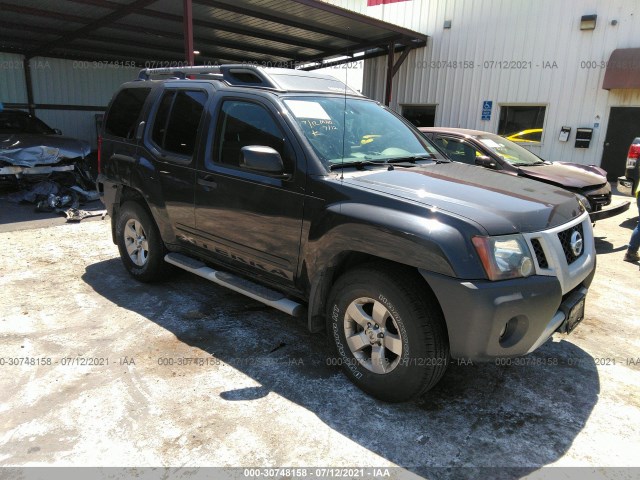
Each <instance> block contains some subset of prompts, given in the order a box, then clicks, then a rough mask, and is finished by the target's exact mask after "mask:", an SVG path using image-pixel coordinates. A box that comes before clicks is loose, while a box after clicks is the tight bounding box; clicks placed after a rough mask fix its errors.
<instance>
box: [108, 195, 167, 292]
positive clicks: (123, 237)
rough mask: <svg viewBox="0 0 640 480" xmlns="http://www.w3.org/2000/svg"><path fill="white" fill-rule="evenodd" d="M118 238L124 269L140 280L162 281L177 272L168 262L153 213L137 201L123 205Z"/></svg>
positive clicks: (118, 225) (119, 216) (119, 219)
mask: <svg viewBox="0 0 640 480" xmlns="http://www.w3.org/2000/svg"><path fill="white" fill-rule="evenodd" d="M116 239H117V243H118V250H119V251H120V258H121V259H122V263H123V265H124V268H125V269H126V270H127V272H129V275H131V276H132V277H133V278H135V279H136V280H139V281H141V282H158V281H162V280H166V279H167V278H169V277H170V276H171V274H172V273H173V272H174V271H175V270H174V268H173V265H170V264H168V263H167V262H165V261H164V256H165V255H166V253H167V249H166V248H165V246H164V243H163V241H162V238H161V237H160V232H159V231H158V227H157V226H156V223H155V221H154V220H153V218H152V217H151V214H150V213H149V212H148V211H147V210H146V209H145V208H144V207H143V206H142V205H140V204H139V203H137V202H132V201H130V202H126V203H125V204H124V205H122V207H121V208H120V212H119V214H118V221H117V223H116Z"/></svg>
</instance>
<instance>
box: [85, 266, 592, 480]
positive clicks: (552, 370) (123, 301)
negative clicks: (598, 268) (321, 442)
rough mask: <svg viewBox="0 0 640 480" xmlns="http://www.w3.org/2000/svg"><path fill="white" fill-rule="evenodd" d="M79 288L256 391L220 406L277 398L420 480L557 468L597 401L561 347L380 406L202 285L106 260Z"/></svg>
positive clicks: (450, 377)
mask: <svg viewBox="0 0 640 480" xmlns="http://www.w3.org/2000/svg"><path fill="white" fill-rule="evenodd" d="M83 280H84V281H85V282H86V283H87V284H88V285H90V286H91V287H92V288H93V289H94V290H95V291H96V292H97V293H99V294H100V295H102V296H104V297H105V298H107V299H108V300H110V301H111V302H113V303H114V304H116V305H118V306H120V307H122V308H125V309H128V310H130V311H133V312H136V313H138V314H140V315H143V316H145V317H146V318H148V319H149V320H150V321H152V322H155V323H156V324H158V325H159V326H161V327H162V328H164V329H166V330H168V331H170V332H172V333H173V334H175V336H176V337H177V339H178V340H179V341H181V342H184V343H185V344H187V345H189V346H192V347H196V348H198V349H200V350H201V351H202V352H203V355H205V353H204V352H208V354H210V355H211V354H213V353H214V352H215V357H216V358H218V359H220V360H222V361H224V362H227V363H229V364H231V365H233V366H234V367H235V368H237V369H238V370H240V371H241V372H242V373H244V374H245V375H248V376H249V377H251V378H252V379H254V380H255V381H256V382H258V383H259V384H260V386H259V387H255V388H241V389H233V387H232V385H229V389H228V390H227V391H224V392H222V393H220V397H221V398H222V399H224V400H225V401H229V402H234V401H238V400H245V401H246V400H252V399H258V398H262V397H264V396H266V395H267V394H269V393H270V392H274V393H276V394H278V395H280V396H282V397H284V398H286V399H288V400H289V401H292V402H295V403H296V404H298V405H300V406H301V407H303V408H305V409H307V410H309V411H310V412H312V413H313V414H315V415H316V416H317V417H318V418H319V419H321V420H322V421H323V422H324V423H325V424H326V425H328V426H329V427H330V428H331V429H333V430H334V431H336V432H338V433H339V434H341V435H344V436H345V437H346V438H348V439H350V440H352V441H354V442H357V443H358V444H359V445H361V446H363V447H365V448H367V449H369V450H370V451H372V452H374V453H376V454H378V455H380V456H382V457H384V458H386V459H388V460H389V461H391V462H394V463H396V464H398V465H400V466H402V467H404V468H406V469H408V470H410V471H412V472H414V473H416V474H419V475H422V476H425V477H428V478H445V477H447V478H448V477H456V478H464V477H476V478H477V477H485V478H487V477H491V478H515V477H520V476H522V475H526V474H527V473H530V472H532V471H534V470H537V469H538V468H540V467H542V466H545V465H548V464H550V463H552V462H555V461H556V460H558V459H559V458H561V457H562V456H563V455H564V454H565V453H566V452H567V450H568V449H569V447H570V446H571V444H572V442H573V440H574V438H575V437H576V435H577V434H578V433H579V432H580V431H581V430H582V429H583V427H584V425H585V423H586V421H587V419H588V418H589V415H590V414H591V411H592V409H593V407H594V405H595V404H596V402H597V400H598V395H599V390H600V384H599V378H598V373H597V370H596V367H595V364H594V361H593V359H592V358H591V357H590V356H589V355H588V354H587V353H586V352H584V351H583V350H581V349H580V348H578V347H576V346H575V345H572V344H571V343H568V342H564V341H560V342H547V344H545V345H544V346H543V347H542V348H541V349H539V351H538V352H536V353H535V354H532V355H529V356H528V357H526V360H522V359H521V360H520V361H521V362H527V363H528V364H527V365H522V364H520V365H514V364H511V365H495V364H482V365H458V364H456V363H454V364H452V365H451V366H450V368H449V370H448V372H447V374H446V375H445V377H444V378H443V380H442V381H441V382H440V384H438V385H437V386H436V387H435V388H434V389H433V390H431V391H430V392H429V393H428V394H427V396H425V397H424V398H421V399H419V400H417V401H414V402H409V403H405V404H396V405H390V404H385V403H382V402H379V401H377V400H374V399H373V398H371V397H369V396H367V395H366V394H364V393H362V392H361V391H360V390H358V389H357V388H355V387H354V386H353V385H351V384H350V383H349V381H348V380H347V379H346V377H344V376H343V375H342V374H341V373H340V371H339V370H338V368H337V367H334V366H330V365H328V363H330V362H327V349H326V347H325V340H324V337H323V336H322V335H312V334H310V333H309V332H308V331H307V330H306V328H305V325H303V323H302V322H299V321H296V320H293V319H292V318H290V317H288V316H286V315H284V314H282V313H280V312H277V311H276V310H273V309H270V308H268V307H265V306H263V305H261V304H259V303H257V302H254V301H252V300H250V299H247V298H245V297H243V296H241V295H238V294H236V293H234V292H231V291H228V290H226V289H223V288H221V287H217V286H215V285H213V284H211V283H209V282H206V281H205V280H202V279H200V278H198V277H195V276H193V275H189V274H179V275H178V277H177V278H176V279H175V281H173V282H167V283H164V284H156V285H142V284H139V283H137V282H135V281H134V280H133V279H131V278H129V276H128V275H127V274H126V273H125V272H124V270H123V268H122V266H121V263H120V261H119V260H118V259H112V260H108V261H104V262H100V263H96V264H93V265H90V266H88V267H87V269H86V272H85V274H84V275H83ZM123 285H127V288H122V286H123ZM140 293H144V295H143V296H142V297H144V298H145V302H144V303H142V302H140V298H141V295H140ZM177 299H180V300H177ZM185 300H187V301H185ZM238 359H252V361H251V362H238ZM513 363H515V362H513ZM169 381H170V379H169ZM202 408H206V406H205V405H202ZM480 469H482V470H480Z"/></svg>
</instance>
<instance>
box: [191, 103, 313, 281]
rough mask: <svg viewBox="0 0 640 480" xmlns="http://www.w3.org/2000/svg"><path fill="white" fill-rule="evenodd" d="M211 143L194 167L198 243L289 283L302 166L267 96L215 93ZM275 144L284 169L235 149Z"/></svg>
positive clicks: (300, 200)
mask: <svg viewBox="0 0 640 480" xmlns="http://www.w3.org/2000/svg"><path fill="white" fill-rule="evenodd" d="M215 104H216V107H215V112H213V117H214V122H215V129H214V138H213V142H211V143H210V144H211V148H210V149H209V150H210V151H208V152H207V153H206V154H205V157H206V158H204V159H203V161H202V162H201V165H200V166H199V168H198V171H197V172H196V187H195V190H196V195H195V203H196V212H195V215H196V234H197V236H198V237H199V239H200V241H199V242H198V243H200V245H201V246H202V247H203V248H206V249H207V250H208V251H209V252H210V253H211V254H213V255H215V256H217V257H219V258H220V259H221V260H223V261H225V262H231V263H233V264H234V265H235V266H236V267H238V268H241V269H245V270H248V271H251V273H252V274H262V275H263V276H266V277H267V278H270V279H271V280H273V281H276V282H280V283H282V282H283V281H284V283H291V282H293V279H294V277H295V271H296V268H297V265H298V252H299V246H300V234H301V228H302V214H303V208H304V179H305V172H304V170H303V169H301V168H299V167H300V164H302V162H299V164H298V165H296V160H299V159H300V156H301V155H302V154H301V152H299V151H298V152H297V153H296V151H295V150H294V148H293V146H292V142H291V137H292V135H291V132H290V131H289V130H288V127H287V126H286V125H285V124H284V122H281V121H279V120H278V113H277V110H276V109H275V107H274V106H273V105H271V104H270V103H269V102H268V101H266V100H263V99H262V98H261V97H259V96H252V95H249V94H247V95H245V96H241V95H240V96H239V95H233V96H232V95H224V94H223V95H222V96H221V98H220V99H219V101H217V102H215ZM251 145H260V146H268V147H271V148H273V149H275V150H277V151H278V152H279V153H280V155H281V157H282V159H283V164H284V168H285V174H284V175H270V174H267V173H262V172H257V171H251V170H248V169H247V168H245V167H243V166H242V165H241V162H240V159H241V148H242V147H245V146H251Z"/></svg>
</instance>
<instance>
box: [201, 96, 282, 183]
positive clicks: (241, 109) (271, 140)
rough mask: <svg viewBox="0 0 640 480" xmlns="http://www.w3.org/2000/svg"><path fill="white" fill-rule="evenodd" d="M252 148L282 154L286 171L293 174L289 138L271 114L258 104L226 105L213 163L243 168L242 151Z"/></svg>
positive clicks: (216, 139)
mask: <svg viewBox="0 0 640 480" xmlns="http://www.w3.org/2000/svg"><path fill="white" fill-rule="evenodd" d="M249 145H260V146H267V147H271V148H273V149H274V150H276V151H277V152H278V153H280V156H281V157H282V161H283V163H284V167H285V170H286V171H291V170H292V161H290V160H288V159H289V158H291V157H292V156H291V155H290V154H289V151H288V150H289V149H288V148H287V144H286V142H285V135H284V133H283V132H282V130H280V127H278V125H277V124H276V121H275V120H274V118H273V117H272V116H271V114H270V113H269V111H268V110H267V109H266V108H265V107H263V106H262V105H259V104H257V103H252V102H246V101H242V100H227V101H225V102H224V103H223V104H222V107H221V109H220V114H219V115H218V123H217V127H216V137H215V142H214V149H213V161H214V162H215V163H221V164H224V165H229V166H234V167H239V166H240V149H241V148H242V147H246V146H249Z"/></svg>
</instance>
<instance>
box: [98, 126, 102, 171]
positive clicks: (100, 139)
mask: <svg viewBox="0 0 640 480" xmlns="http://www.w3.org/2000/svg"><path fill="white" fill-rule="evenodd" d="M100 173H102V135H98V174H100Z"/></svg>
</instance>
